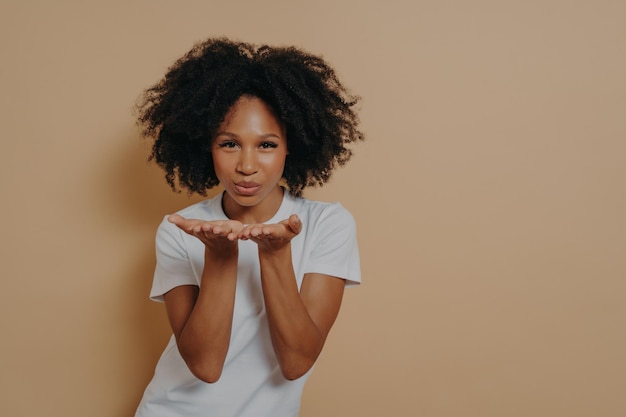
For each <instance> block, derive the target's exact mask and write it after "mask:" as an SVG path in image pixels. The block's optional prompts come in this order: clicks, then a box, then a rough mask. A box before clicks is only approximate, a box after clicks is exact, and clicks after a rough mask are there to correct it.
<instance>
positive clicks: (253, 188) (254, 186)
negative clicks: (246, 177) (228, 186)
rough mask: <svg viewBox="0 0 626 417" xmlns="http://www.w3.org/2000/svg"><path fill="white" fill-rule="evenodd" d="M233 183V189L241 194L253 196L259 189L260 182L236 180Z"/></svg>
mask: <svg viewBox="0 0 626 417" xmlns="http://www.w3.org/2000/svg"><path fill="white" fill-rule="evenodd" d="M234 184H235V187H234V191H235V192H236V193H237V194H239V195H241V196H254V195H256V194H257V193H258V192H259V191H260V190H261V184H259V183H256V182H254V181H238V182H235V183H234Z"/></svg>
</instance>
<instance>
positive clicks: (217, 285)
mask: <svg viewBox="0 0 626 417" xmlns="http://www.w3.org/2000/svg"><path fill="white" fill-rule="evenodd" d="M236 282H237V254H236V252H235V253H234V255H230V256H228V257H220V256H212V255H211V253H209V251H208V250H207V251H206V254H205V266H204V270H203V274H202V282H201V286H200V289H199V293H198V296H197V299H196V302H195V305H194V306H193V310H192V311H191V313H190V315H189V318H188V319H187V322H186V323H185V325H184V327H183V328H182V330H181V331H180V334H179V336H178V340H177V342H178V348H179V351H180V353H181V356H182V357H183V358H184V360H185V362H186V363H187V366H188V367H189V369H190V370H191V371H192V373H194V375H196V376H197V377H198V378H200V379H202V380H204V381H205V382H215V381H217V380H218V379H219V377H220V375H221V372H222V368H223V366H224V360H225V359H226V354H227V353H228V346H229V343H230V335H231V328H232V321H233V308H234V300H235V288H236Z"/></svg>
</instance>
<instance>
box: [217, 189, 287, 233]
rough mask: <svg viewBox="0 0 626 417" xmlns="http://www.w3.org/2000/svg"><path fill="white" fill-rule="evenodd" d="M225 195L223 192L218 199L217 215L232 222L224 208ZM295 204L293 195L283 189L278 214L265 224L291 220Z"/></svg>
mask: <svg viewBox="0 0 626 417" xmlns="http://www.w3.org/2000/svg"><path fill="white" fill-rule="evenodd" d="M224 193H226V191H222V192H221V193H219V194H218V198H217V199H216V200H215V209H216V210H217V213H218V215H219V217H221V218H222V220H230V219H229V218H228V216H227V215H226V213H225V212H224V208H223V207H222V200H223V199H224ZM294 203H295V198H294V197H293V196H292V195H291V194H289V192H288V191H287V190H286V189H283V200H282V201H281V203H280V206H279V207H278V210H276V213H274V215H273V216H272V217H271V218H270V219H269V220H268V221H266V222H264V224H273V223H278V222H280V221H282V220H285V219H287V218H289V216H290V215H291V214H293V205H294Z"/></svg>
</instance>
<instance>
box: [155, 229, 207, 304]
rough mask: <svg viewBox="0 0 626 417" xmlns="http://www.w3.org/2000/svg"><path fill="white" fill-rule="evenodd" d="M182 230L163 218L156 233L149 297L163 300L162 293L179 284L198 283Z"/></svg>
mask: <svg viewBox="0 0 626 417" xmlns="http://www.w3.org/2000/svg"><path fill="white" fill-rule="evenodd" d="M182 234H183V232H182V231H181V230H180V229H179V228H178V227H176V226H175V225H174V224H172V223H170V222H168V221H167V218H165V219H163V221H162V222H161V224H160V225H159V228H158V229H157V233H156V245H155V246H156V268H155V271H154V279H153V281H152V289H151V290H150V299H152V300H153V301H159V302H163V294H165V293H166V292H168V291H169V290H171V289H172V288H175V287H178V286H181V285H198V282H197V281H196V279H195V275H194V273H193V269H192V267H191V262H190V260H189V254H188V250H187V248H186V246H185V240H184V238H183V235H182Z"/></svg>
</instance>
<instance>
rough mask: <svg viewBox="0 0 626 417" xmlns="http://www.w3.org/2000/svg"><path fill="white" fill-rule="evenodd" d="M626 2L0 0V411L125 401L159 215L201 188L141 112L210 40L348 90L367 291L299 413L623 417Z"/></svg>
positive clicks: (153, 355)
mask: <svg viewBox="0 0 626 417" xmlns="http://www.w3.org/2000/svg"><path fill="white" fill-rule="evenodd" d="M625 19H626V3H625V2H623V1H619V0H615V1H609V0H599V1H590V0H587V1H566V0H563V1H556V0H530V1H496V0H491V1H489V0H477V1H463V0H451V1H440V0H415V1H409V0H407V1H393V0H390V1H385V2H382V1H376V2H375V1H357V0H353V1H335V0H332V1H331V0H322V1H308V2H304V1H287V0H273V1H272V0H270V1H265V2H253V1H250V2H239V1H230V2H226V1H223V2H216V1H178V2H174V1H169V2H168V1H147V0H143V1H120V0H115V1H108V2H104V1H102V2H95V1H94V2H87V1H71V0H59V1H55V2H47V1H43V0H39V1H37V0H32V1H17V0H15V1H3V2H2V3H1V4H0V35H1V36H0V44H1V48H2V49H1V51H2V61H1V63H0V83H1V84H0V86H1V90H0V91H1V93H0V128H1V137H0V141H1V142H0V143H1V145H0V158H1V159H2V161H1V164H0V170H1V176H0V186H1V190H0V191H1V195H2V197H1V198H2V202H1V206H0V207H1V210H2V212H1V221H2V233H1V243H0V245H2V248H1V252H0V253H1V256H2V259H1V262H0V276H1V278H2V301H1V302H0V309H1V310H0V321H1V322H0V324H1V334H2V336H1V337H2V343H1V344H0V358H1V359H0V360H1V361H2V362H1V363H0V397H1V398H0V415H2V416H7V417H23V416H24V417H25V416H28V417H30V416H46V417H85V416H89V417H124V416H131V415H132V413H133V412H134V409H135V407H136V405H137V403H138V401H139V399H140V397H141V395H142V392H143V390H144V388H145V386H146V384H147V383H148V381H149V379H150V377H151V375H152V372H153V370H154V366H155V364H156V361H157V359H158V356H159V355H160V353H161V351H162V349H163V347H164V345H165V343H166V341H167V338H168V336H169V334H170V330H169V327H168V324H167V319H166V315H165V310H164V307H163V305H161V304H156V303H152V302H150V301H149V300H148V291H149V288H150V284H151V278H152V271H153V268H154V246H153V244H154V242H153V239H154V232H155V230H156V227H157V225H158V223H159V221H160V219H161V218H162V216H163V215H164V214H166V213H171V212H173V211H174V210H177V209H180V208H182V207H184V206H187V205H189V204H191V203H192V202H195V201H198V200H199V197H198V196H191V197H189V196H188V195H186V193H184V192H183V193H181V194H177V193H173V192H171V191H170V189H169V187H168V186H167V184H166V183H165V181H164V179H163V174H162V172H161V171H160V170H159V169H158V168H157V167H156V166H155V165H153V164H147V163H146V157H147V155H148V148H147V146H146V144H145V143H143V142H142V141H141V140H140V138H139V134H138V129H137V127H136V125H135V123H134V119H133V116H132V107H133V104H134V103H135V100H136V98H137V96H138V95H139V94H140V93H141V91H142V90H143V89H145V88H146V87H148V86H150V85H151V84H153V83H154V82H156V81H157V80H158V79H159V78H160V77H161V76H162V75H163V74H164V72H165V70H166V69H167V67H168V66H169V65H171V64H172V63H173V61H174V60H175V59H177V58H178V57H179V56H181V55H182V54H183V53H184V52H186V51H187V50H188V49H189V48H190V47H191V46H192V45H193V44H194V43H195V42H197V41H200V40H203V39H205V38H206V37H209V36H229V37H233V38H235V39H239V40H244V41H250V42H255V43H270V44H278V45H297V46H300V47H302V48H304V49H307V50H309V51H311V52H314V53H316V54H321V55H323V56H324V57H325V58H327V59H328V60H329V61H330V62H331V63H332V64H333V65H334V66H335V67H336V69H337V71H338V73H339V75H340V77H341V78H342V79H343V80H344V82H345V83H346V85H347V86H348V87H350V88H351V90H352V91H353V92H355V93H357V94H359V95H360V96H362V98H363V101H362V105H361V113H360V114H361V119H362V125H363V129H364V130H365V132H366V133H367V141H366V142H365V143H363V144H360V145H357V146H356V147H355V148H354V154H355V155H354V158H353V160H352V161H351V162H350V163H349V164H348V165H347V166H346V167H345V168H342V169H340V170H339V171H337V172H336V174H335V175H334V177H333V180H332V182H331V183H330V184H328V186H326V187H323V188H319V189H314V190H311V191H308V192H307V193H306V196H307V197H309V198H315V199H320V200H325V201H336V200H340V201H341V202H342V203H343V204H344V205H345V206H346V207H347V208H348V209H349V210H350V211H351V212H352V213H353V214H354V216H355V218H356V220H357V224H358V231H359V244H360V247H361V255H362V269H363V281H364V283H363V285H362V286H361V287H360V288H355V289H350V290H348V291H347V292H346V295H345V302H344V305H343V309H342V312H341V315H340V317H339V319H338V321H337V323H336V325H335V327H334V328H333V330H332V332H331V334H330V337H329V339H328V342H327V345H326V348H325V350H324V352H323V354H322V356H321V358H320V360H319V361H318V364H317V365H316V367H317V369H316V371H315V372H314V374H313V376H312V378H311V379H310V381H309V383H308V384H307V387H306V388H305V395H304V398H303V405H302V412H301V416H302V417H319V416H324V417H334V416H341V417H349V416H354V417H356V416H359V417H381V416H394V417H395V416H428V417H440V416H441V417H443V416H446V417H448V416H449V417H457V416H460V417H466V416H468V417H486V416H493V417H502V416H506V417H527V416H546V417H554V416H563V417H576V416H594V417H595V416H602V417H621V416H624V415H626V396H625V395H624V390H625V388H626V359H625V354H624V353H625V352H626V334H625V324H626V300H625V297H626V216H625V213H626V187H625V179H626V163H625V162H624V161H625V158H626V83H625V74H626V48H625V45H626V25H624V21H625Z"/></svg>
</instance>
